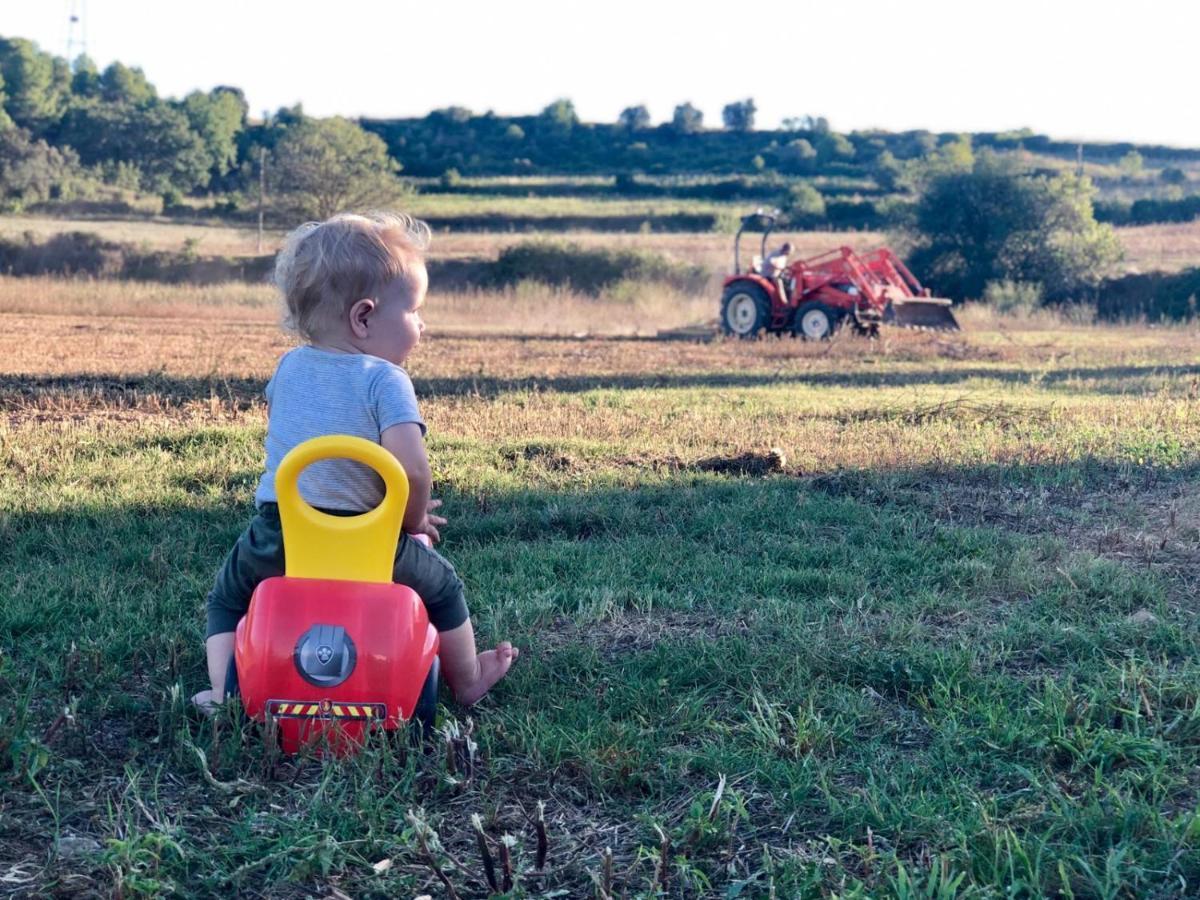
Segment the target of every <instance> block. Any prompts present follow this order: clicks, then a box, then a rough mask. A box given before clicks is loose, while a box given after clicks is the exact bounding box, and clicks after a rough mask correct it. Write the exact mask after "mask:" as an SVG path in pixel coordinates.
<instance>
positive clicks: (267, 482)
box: [254, 346, 425, 512]
mask: <svg viewBox="0 0 1200 900" xmlns="http://www.w3.org/2000/svg"><path fill="white" fill-rule="evenodd" d="M266 393H267V404H268V409H269V413H268V417H267V441H266V445H267V446H266V449H267V463H266V471H265V472H263V475H262V478H261V479H259V482H258V490H256V491H255V492H254V502H255V504H256V505H261V504H263V503H274V502H275V501H276V495H275V470H276V469H277V468H278V467H279V463H280V461H281V460H282V459H283V457H284V456H285V455H286V454H287V452H288V451H289V450H291V449H292V448H293V447H295V446H296V445H297V444H300V443H302V442H304V441H306V440H308V439H309V438H314V437H321V436H322V435H327V434H351V435H354V436H356V437H361V438H366V439H367V440H368V441H373V442H375V443H376V444H378V443H379V441H380V436H381V435H382V434H383V432H384V431H386V430H387V429H388V428H391V427H392V426H393V425H399V424H401V423H403V422H413V423H415V424H417V425H419V426H420V427H421V434H424V433H425V422H424V421H423V420H422V419H421V413H420V410H418V409H417V394H416V391H414V390H413V384H412V380H411V379H410V378H409V377H408V373H406V372H405V371H404V370H403V369H402V368H400V367H399V366H397V365H393V364H392V363H390V362H388V361H387V360H385V359H380V358H379V357H377V356H369V355H367V354H365V353H339V352H337V351H335V350H321V349H318V348H317V347H310V346H304V347H297V348H296V349H294V350H289V351H288V352H287V353H285V354H284V355H283V358H282V359H281V360H279V366H278V367H277V368H276V369H275V374H274V375H273V376H272V377H271V380H270V381H269V382H267V391H266ZM300 495H301V496H302V497H303V498H304V499H305V500H306V501H308V502H309V503H310V504H311V505H313V506H316V507H319V508H321V509H336V510H345V511H348V512H366V511H367V510H369V509H373V508H374V507H376V506H378V505H379V501H380V500H382V499H383V480H382V479H381V478H380V477H379V476H378V475H376V474H375V472H374V471H373V470H372V469H369V468H367V467H366V466H364V465H362V464H360V463H356V462H351V461H350V460H348V459H329V460H323V461H322V462H318V463H313V464H312V465H311V466H309V467H308V468H307V469H305V470H304V472H303V473H302V474H301V475H300Z"/></svg>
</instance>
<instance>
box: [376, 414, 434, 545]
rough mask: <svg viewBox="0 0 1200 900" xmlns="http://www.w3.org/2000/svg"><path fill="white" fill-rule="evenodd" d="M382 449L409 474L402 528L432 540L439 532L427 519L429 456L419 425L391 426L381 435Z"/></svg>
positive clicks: (431, 485) (429, 474)
mask: <svg viewBox="0 0 1200 900" xmlns="http://www.w3.org/2000/svg"><path fill="white" fill-rule="evenodd" d="M380 443H381V444H383V449H385V450H387V451H388V452H389V453H391V454H392V456H394V457H396V459H398V460H399V461H400V465H402V466H404V472H405V474H406V475H408V506H407V507H406V508H405V510H404V530H405V531H406V532H408V533H409V534H428V535H429V536H430V537H431V538H433V539H434V540H435V541H436V540H438V538H439V535H438V533H437V528H436V527H434V523H432V522H430V521H429V509H430V502H429V492H430V490H432V488H433V475H432V474H431V473H430V471H429V456H428V455H426V453H425V439H424V438H423V437H422V435H421V427H420V426H419V425H417V424H416V423H414V422H402V423H400V424H399V425H393V426H392V427H391V428H388V429H387V430H385V431H384V432H383V434H382V435H381V436H380Z"/></svg>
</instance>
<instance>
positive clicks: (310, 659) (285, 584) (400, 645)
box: [228, 435, 439, 753]
mask: <svg viewBox="0 0 1200 900" xmlns="http://www.w3.org/2000/svg"><path fill="white" fill-rule="evenodd" d="M331 458H345V459H351V460H354V461H355V462H359V463H363V464H364V465H367V466H370V467H371V468H373V469H374V470H375V471H376V472H377V473H378V474H379V475H380V477H381V478H382V479H383V483H384V486H385V493H384V497H383V501H382V502H381V503H380V504H379V505H378V506H377V507H375V509H373V510H370V511H369V512H366V513H363V514H361V515H354V516H335V515H330V514H328V513H324V512H321V511H319V510H317V509H314V508H313V507H312V506H309V505H308V503H306V502H305V500H304V499H303V498H302V497H301V496H300V490H299V486H298V479H299V477H300V473H301V472H302V471H303V470H304V469H305V468H306V467H307V466H309V465H310V464H312V463H314V462H317V461H319V460H323V459H331ZM275 490H276V494H277V497H278V503H279V518H280V522H281V524H282V527H283V547H284V566H285V574H284V575H282V576H280V577H277V578H268V579H267V580H266V581H263V582H262V583H261V584H260V585H259V586H258V588H257V589H256V590H255V591H254V595H253V597H252V598H251V600H250V608H249V610H248V611H247V613H246V616H245V617H244V618H243V619H242V621H241V622H239V623H238V627H237V637H236V643H235V649H234V660H233V666H232V667H231V672H230V676H231V678H230V680H231V682H232V683H231V684H229V685H228V689H229V693H235V692H238V691H240V693H241V699H242V706H243V708H244V709H245V711H246V714H247V715H248V716H250V717H251V718H252V719H255V720H257V721H260V722H266V721H268V720H271V721H272V722H273V723H274V725H275V727H276V729H277V732H278V735H279V739H280V742H281V745H282V748H283V751H284V752H285V753H296V752H297V751H299V750H300V749H301V748H302V747H304V746H313V747H315V748H316V749H317V750H318V752H319V751H320V750H323V749H326V748H329V749H332V750H333V751H334V752H335V753H350V752H353V751H354V750H355V749H357V748H358V747H359V746H361V744H362V742H363V740H364V738H365V736H366V734H367V733H368V732H369V731H372V730H376V729H382V730H384V731H394V730H396V729H398V728H401V727H404V726H405V724H406V723H409V722H411V721H412V720H414V719H415V720H416V721H417V723H418V724H419V725H420V727H421V728H422V731H423V732H426V731H428V730H429V729H431V728H432V726H433V718H434V712H435V710H436V705H437V684H438V669H439V666H438V658H437V652H438V634H437V631H436V630H435V629H434V628H433V626H432V625H430V624H429V616H428V614H427V613H426V611H425V605H424V604H423V603H422V602H421V598H420V597H418V596H417V594H416V593H415V592H413V591H412V590H411V589H410V588H407V587H404V586H403V585H399V584H395V583H393V582H392V567H393V563H394V560H395V556H396V543H397V541H398V540H399V537H400V527H401V523H402V522H403V520H404V509H405V506H406V504H407V503H408V477H407V476H406V475H405V474H404V469H403V467H402V466H401V465H400V463H399V462H397V460H396V459H395V457H393V456H392V455H391V454H390V453H388V452H387V451H386V450H384V449H383V448H382V447H381V446H379V445H378V444H373V443H371V442H370V441H367V440H364V439H363V438H357V437H349V436H346V435H331V436H328V437H320V438H314V439H312V440H309V441H305V442H304V443H303V444H300V445H299V446H297V447H295V448H294V449H293V450H292V451H291V452H290V453H288V454H287V455H286V456H285V457H284V458H283V461H282V462H281V463H280V464H279V469H278V471H277V472H276V474H275ZM420 539H423V540H426V541H427V540H428V538H426V537H425V536H424V535H422V536H420Z"/></svg>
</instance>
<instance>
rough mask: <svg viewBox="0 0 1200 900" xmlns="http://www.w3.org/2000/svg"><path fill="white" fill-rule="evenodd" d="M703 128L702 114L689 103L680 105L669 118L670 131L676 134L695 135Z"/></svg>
mask: <svg viewBox="0 0 1200 900" xmlns="http://www.w3.org/2000/svg"><path fill="white" fill-rule="evenodd" d="M702 128H704V113H702V112H701V111H700V110H698V109H696V107H694V106H692V104H691V103H680V104H679V105H678V106H676V107H675V113H674V115H672V116H671V129H672V130H673V131H674V132H675V133H676V134H695V133H696V132H697V131H700V130H701V129H702Z"/></svg>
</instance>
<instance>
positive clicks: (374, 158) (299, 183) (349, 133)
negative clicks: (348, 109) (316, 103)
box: [271, 117, 408, 219]
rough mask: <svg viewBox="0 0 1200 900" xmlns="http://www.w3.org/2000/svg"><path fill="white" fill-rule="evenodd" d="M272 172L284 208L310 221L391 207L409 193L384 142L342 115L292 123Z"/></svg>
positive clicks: (273, 162) (279, 145) (275, 153)
mask: <svg viewBox="0 0 1200 900" xmlns="http://www.w3.org/2000/svg"><path fill="white" fill-rule="evenodd" d="M271 171H272V173H273V178H272V180H273V182H274V183H275V185H276V187H275V196H276V197H277V198H278V201H277V202H278V205H279V206H280V208H281V209H282V210H283V211H285V212H286V213H289V214H294V215H297V216H300V217H304V218H308V219H327V218H329V217H330V216H332V215H333V214H334V213H337V212H342V211H343V210H349V209H362V208H364V207H372V206H387V205H389V204H392V203H395V202H396V201H397V200H399V199H400V198H401V197H403V196H405V195H406V194H407V193H408V189H407V188H405V186H404V185H403V184H402V183H401V182H400V180H399V179H398V178H396V173H397V172H399V171H400V165H399V163H397V162H396V161H395V160H394V159H392V158H391V157H390V156H388V152H387V145H386V144H384V142H383V140H382V139H381V138H380V137H379V136H378V135H375V134H371V133H370V132H367V131H364V130H363V129H362V128H360V127H359V126H358V125H356V124H354V123H353V122H351V121H349V120H348V119H343V118H340V117H339V118H330V119H305V120H303V121H301V122H300V123H298V124H296V125H292V126H290V127H289V128H288V129H287V132H286V133H285V134H284V136H283V137H282V138H281V139H280V141H279V143H278V144H277V145H276V146H275V152H274V154H273V161H272V165H271Z"/></svg>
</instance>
